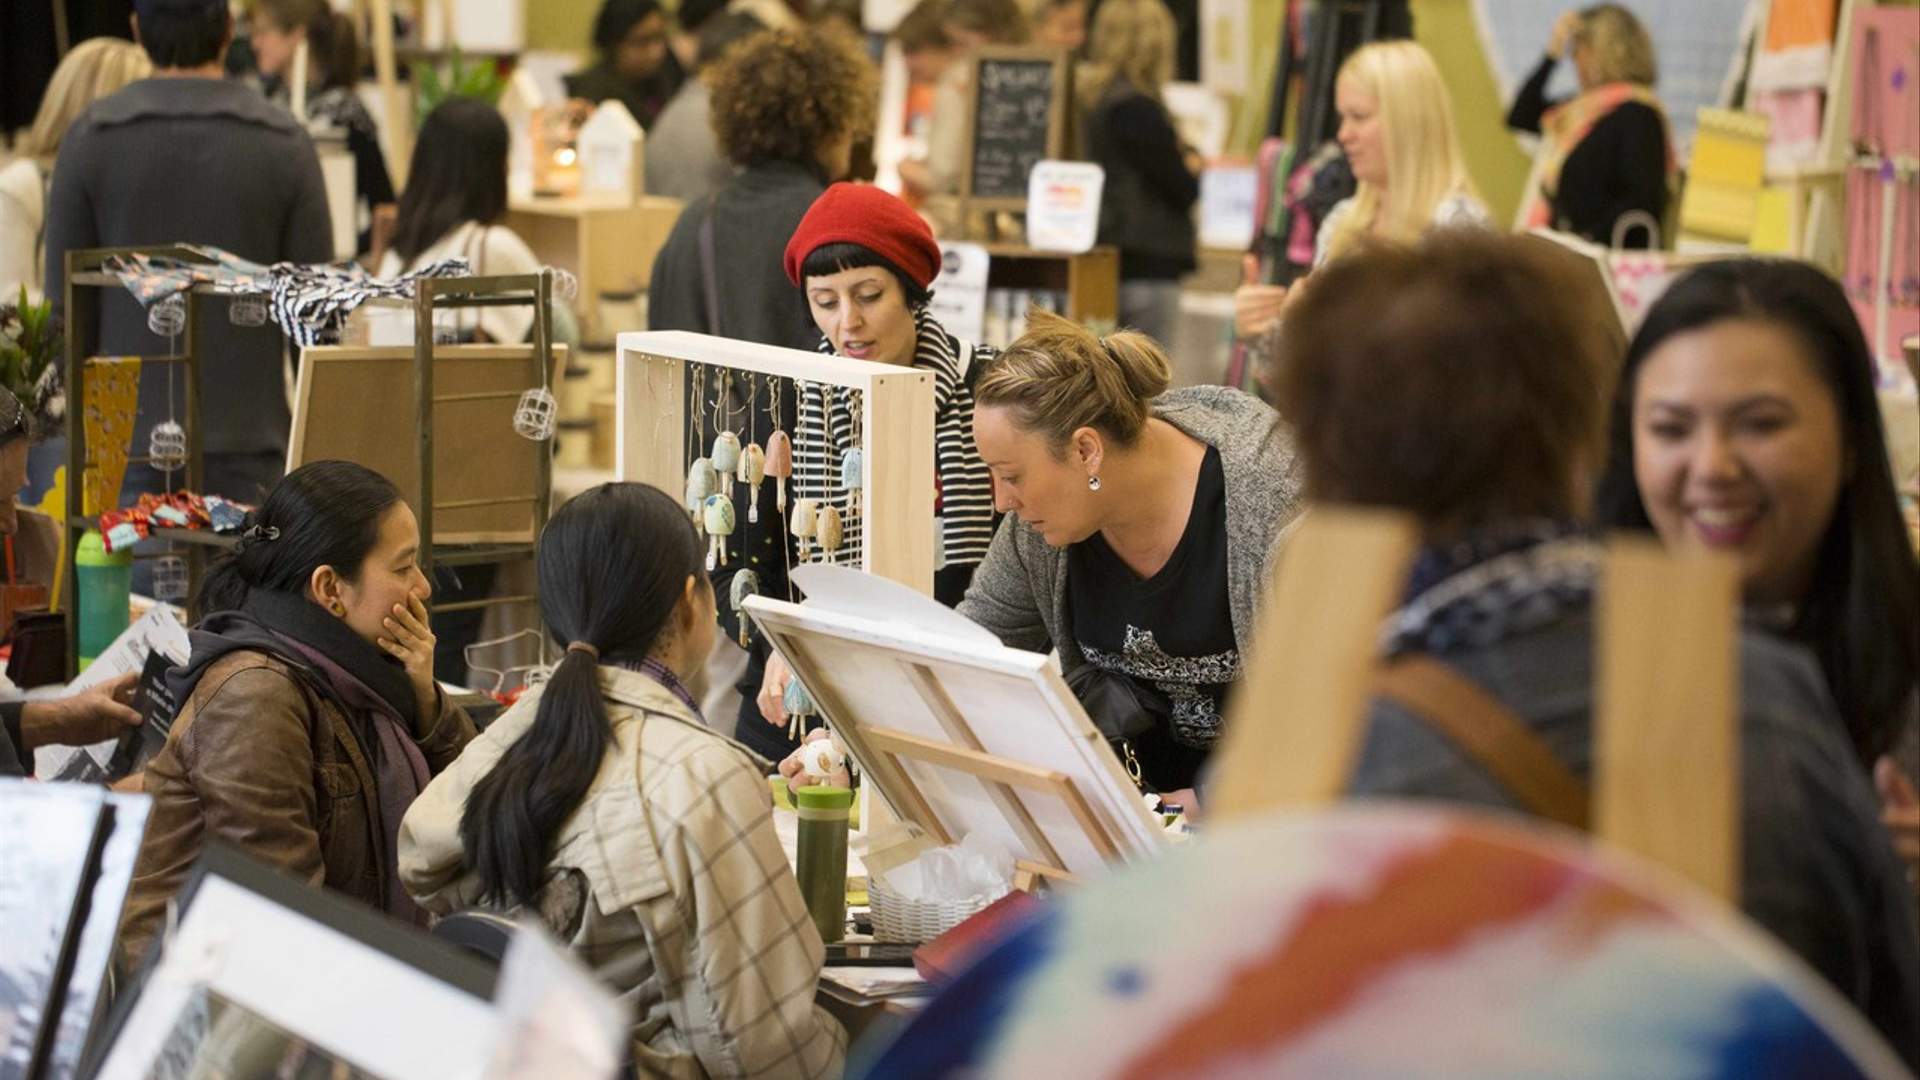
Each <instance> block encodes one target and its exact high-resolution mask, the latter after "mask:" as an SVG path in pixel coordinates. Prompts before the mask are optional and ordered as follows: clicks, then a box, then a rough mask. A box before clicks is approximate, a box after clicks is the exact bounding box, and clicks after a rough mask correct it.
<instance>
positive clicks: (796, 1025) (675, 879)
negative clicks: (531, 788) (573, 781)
mask: <svg viewBox="0 0 1920 1080" xmlns="http://www.w3.org/2000/svg"><path fill="white" fill-rule="evenodd" d="M600 685H601V691H602V694H603V697H604V699H605V701H606V705H607V712H608V715H609V717H610V718H611V720H612V727H613V744H612V745H611V746H610V747H609V749H608V752H607V755H606V758H605V760H604V761H603V762H602V764H601V767H600V773H599V775H598V776H596V777H595V778H594V781H593V786H592V787H591V788H590V789H589V790H588V793H587V796H586V798H585V799H583V800H582V801H581V804H580V806H579V808H578V809H577V810H575V811H574V813H573V816H572V817H571V818H569V819H568V820H567V823H566V825H565V826H564V827H563V828H562V829H561V831H560V835H559V836H558V837H557V838H556V841H555V843H554V855H553V859H552V861H551V864H550V867H549V877H548V880H547V885H546V888H545V890H544V892H543V893H542V895H541V897H540V904H539V907H540V910H539V911H538V912H537V913H535V912H528V913H527V914H537V915H538V917H539V918H540V919H542V920H543V921H544V922H545V923H546V924H547V926H548V927H550V928H551V929H552V930H553V932H554V933H555V934H556V935H558V936H559V937H560V939H561V940H562V941H566V942H569V943H570V944H571V946H572V948H573V950H574V952H575V954H576V955H577V956H579V958H580V959H581V961H582V962H584V963H585V964H587V965H588V966H589V967H591V968H592V969H593V970H594V971H595V972H596V973H597V974H598V975H599V977H600V978H601V980H602V981H603V982H605V983H607V984H608V985H609V986H611V987H612V988H613V989H614V991H615V992H616V993H618V994H619V995H620V998H621V1001H622V1002H623V1003H624V1004H626V1005H627V1006H629V1007H630V1008H631V1009H632V1011H633V1017H634V1059H635V1063H636V1064H637V1065H638V1067H639V1070H640V1073H641V1075H644V1076H661V1077H706V1076H728V1077H734V1076H738V1077H761V1076H764V1077H776V1076H777V1077H789V1076H792V1077H817V1076H838V1075H839V1074H840V1070H841V1065H842V1062H843V1060H844V1057H845V1053H846V1033H845V1031H843V1030H842V1029H841V1027H840V1025H839V1023H838V1022H837V1021H835V1020H834V1019H833V1018H832V1017H831V1016H829V1015H827V1013H826V1012H825V1011H824V1010H822V1009H820V1008H819V1007H818V1006H816V1005H815V1004H814V989H815V984H816V983H817V982H818V981H819V977H820V965H821V961H822V959H823V957H824V954H825V950H824V948H823V946H822V945H821V943H820V935H819V933H818V932H817V931H815V930H814V927H813V923H812V922H811V921H810V920H809V919H808V917H807V910H806V906H805V904H804V903H802V901H801V899H800V890H799V887H798V886H797V885H796V884H795V882H794V878H793V872H792V870H791V869H790V868H789V867H788V865H787V860H786V856H785V855H784V854H783V853H782V852H781V849H780V841H779V839H778V838H777V837H776V836H775V835H774V830H773V819H772V812H771V800H770V798H769V795H768V790H767V781H766V773H765V771H764V768H763V767H762V763H761V762H759V760H758V759H757V758H755V757H753V755H752V754H751V752H750V751H748V750H746V749H745V748H744V747H742V746H740V745H739V744H737V743H734V742H732V741H731V740H729V739H726V738H725V737H723V736H720V735H717V734H715V733H714V732H712V731H710V730H708V729H707V728H706V727H704V726H702V725H701V724H700V723H699V722H698V721H696V720H695V719H694V717H693V716H692V715H691V714H690V713H689V712H688V711H687V709H686V707H685V706H684V705H682V704H681V703H680V702H679V700H678V699H676V698H675V697H674V696H673V695H672V694H671V693H669V692H668V691H667V690H666V689H665V688H664V687H662V686H661V685H660V684H659V683H656V682H654V681H653V680H652V679H650V678H648V677H647V676H645V675H641V674H638V673H635V672H630V671H624V670H621V669H618V668H612V667H602V668H601V669H600ZM538 705H539V698H538V691H537V690H535V691H532V692H529V693H528V695H527V696H526V697H524V698H522V699H521V700H520V701H519V702H518V703H517V704H515V705H514V707H513V708H511V709H509V710H507V711H506V712H505V713H503V714H502V715H501V716H500V718H499V719H498V720H496V721H495V722H494V723H493V725H492V726H491V727H489V728H488V729H487V730H486V731H485V732H484V733H482V734H481V736H480V737H479V738H478V739H476V740H474V742H473V743H472V744H471V745H469V746H468V747H467V749H466V751H465V752H464V753H463V754H462V755H461V756H460V759H459V760H458V761H456V762H454V764H453V765H452V766H451V767H450V768H448V769H447V770H446V771H445V772H443V773H441V775H440V776H439V777H437V778H436V779H435V780H434V781H433V783H431V784H430V785H428V787H427V790H426V791H425V792H423V793H422V794H421V796H420V798H419V800H418V801H417V802H415V803H414V804H413V808H412V809H411V810H409V811H408V812H407V817H406V821H405V822H404V823H403V825H402V826H401V830H400V878H401V881H402V882H403V883H404V884H405V885H406V887H407V891H408V892H409V893H411V894H412V895H413V896H414V898H415V899H416V900H418V901H419V903H420V905H421V906H422V907H424V908H426V909H427V910H429V911H432V912H436V913H440V914H444V913H446V912H450V911H455V910H458V909H460V908H463V907H470V906H474V905H475V904H477V902H478V893H479V886H478V882H477V881H476V880H475V878H474V877H473V875H472V874H470V873H469V872H468V871H467V869H466V865H465V858H464V852H463V851H462V849H461V846H460V831H459V830H460V815H461V813H462V811H463V809H464V807H465V805H466V799H467V793H468V792H469V791H470V790H472V788H473V785H474V784H475V783H477V782H478V781H479V779H480V778H481V777H482V776H484V775H486V773H487V772H488V771H489V770H491V769H492V768H493V767H494V765H495V764H496V763H497V762H498V761H499V759H500V756H501V754H502V753H504V752H505V751H506V749H507V747H509V746H511V745H512V744H513V742H514V740H515V739H518V738H519V737H520V736H521V734H522V733H524V732H525V731H526V730H527V728H528V727H529V726H530V725H531V724H532V723H533V718H534V712H535V710H536V709H537V707H538Z"/></svg>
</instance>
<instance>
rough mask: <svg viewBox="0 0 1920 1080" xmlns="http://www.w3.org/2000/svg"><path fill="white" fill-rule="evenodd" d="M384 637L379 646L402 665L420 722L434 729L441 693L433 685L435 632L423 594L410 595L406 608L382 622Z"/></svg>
mask: <svg viewBox="0 0 1920 1080" xmlns="http://www.w3.org/2000/svg"><path fill="white" fill-rule="evenodd" d="M380 626H381V630H382V633H381V635H380V640H379V642H378V643H377V644H378V645H379V646H380V648H382V649H384V650H386V653H387V655H389V656H391V657H393V658H394V659H395V660H398V661H400V666H401V667H403V668H405V669H406V672H407V681H409V682H411V683H412V684H413V698H414V702H415V704H417V705H418V706H419V713H418V720H419V723H420V724H421V725H422V726H431V724H432V723H433V717H434V714H435V712H436V711H437V709H438V706H439V702H440V691H439V688H438V687H437V686H435V685H434V681H433V646H434V637H433V629H432V627H431V625H430V624H429V623H428V621H427V605H426V602H425V601H423V600H421V599H420V594H419V593H417V592H410V593H408V594H407V602H406V603H405V604H395V605H393V611H392V613H391V614H389V615H387V616H386V617H385V618H384V619H382V620H380Z"/></svg>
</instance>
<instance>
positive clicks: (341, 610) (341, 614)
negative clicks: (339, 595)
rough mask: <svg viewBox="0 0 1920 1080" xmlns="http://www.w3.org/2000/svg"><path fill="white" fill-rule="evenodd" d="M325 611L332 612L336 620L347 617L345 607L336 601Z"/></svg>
mask: <svg viewBox="0 0 1920 1080" xmlns="http://www.w3.org/2000/svg"><path fill="white" fill-rule="evenodd" d="M327 610H329V611H331V612H333V613H334V615H335V616H336V617H338V618H342V619H344V618H346V617H347V609H346V606H345V605H343V604H341V603H340V602H339V601H338V600H336V601H334V603H333V606H332V607H331V608H328V609H327Z"/></svg>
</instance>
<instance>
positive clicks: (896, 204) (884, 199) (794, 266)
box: [781, 183, 940, 289]
mask: <svg viewBox="0 0 1920 1080" xmlns="http://www.w3.org/2000/svg"><path fill="white" fill-rule="evenodd" d="M827 244H859V245H860V246H861V247H863V248H866V249H867V250H868V251H871V252H873V253H874V254H875V255H878V256H880V257H881V258H884V259H886V260H887V261H888V262H890V263H892V264H893V265H895V266H897V267H899V268H900V271H901V272H902V273H904V274H906V275H907V277H908V278H910V279H912V280H913V282H914V284H916V285H918V286H920V287H921V288H923V289H924V288H926V287H928V286H929V285H932V284H933V279H934V276H935V275H936V274H938V273H939V272H940V245H939V244H938V243H935V242H934V239H933V230H932V229H929V228H927V223H926V222H925V221H923V220H922V219H921V217H920V215H919V214H916V213H914V212H913V207H911V206H908V205H907V204H906V203H904V202H901V201H900V199H899V198H898V197H896V196H893V195H889V194H887V193H886V192H884V191H882V190H880V189H879V188H877V187H874V186H873V185H872V184H850V183H839V184H834V185H833V186H832V187H829V188H828V189H827V190H826V191H824V192H822V193H821V194H820V197H819V198H818V199H815V200H814V201H813V205H812V206H811V207H809V208H808V209H807V216H806V217H803V218H801V219H800V227H799V228H797V229H795V230H793V239H791V240H789V241H787V256H786V258H785V259H784V260H783V261H782V264H781V265H783V266H785V267H786V270H787V280H789V281H791V282H793V283H794V284H795V285H799V284H800V266H801V264H802V263H805V262H806V261H807V256H809V255H811V254H813V253H814V251H815V250H817V249H819V248H821V247H824V246H825V245H827Z"/></svg>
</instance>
